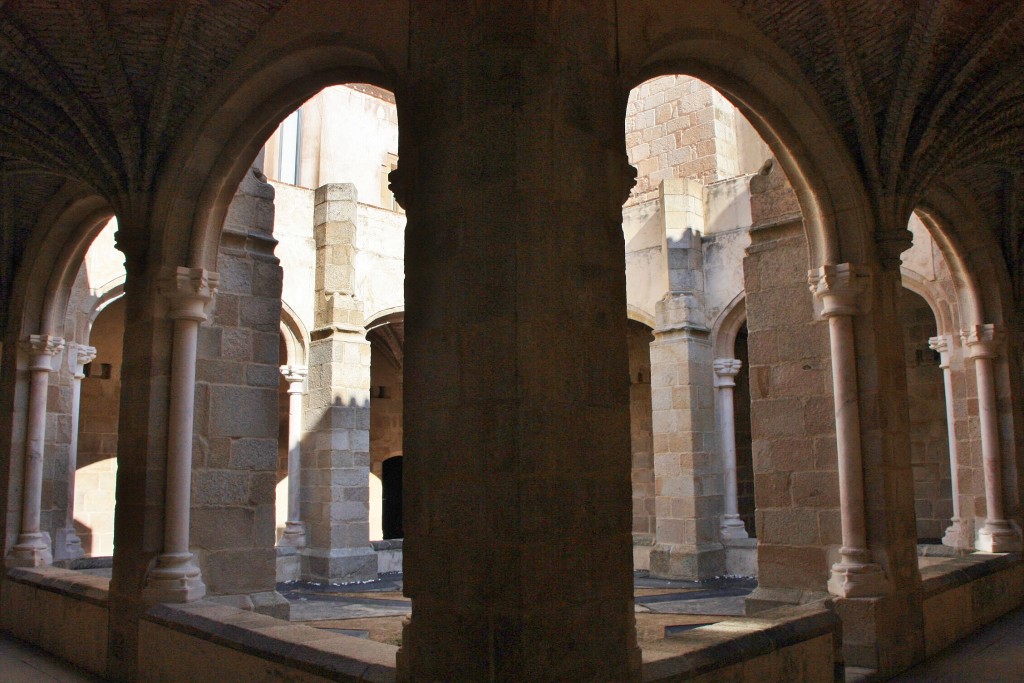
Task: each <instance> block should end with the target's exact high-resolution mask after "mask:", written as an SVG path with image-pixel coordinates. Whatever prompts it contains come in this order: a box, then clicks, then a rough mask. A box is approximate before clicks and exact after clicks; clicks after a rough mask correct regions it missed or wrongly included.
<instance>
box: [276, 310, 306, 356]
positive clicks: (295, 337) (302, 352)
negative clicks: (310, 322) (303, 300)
mask: <svg viewBox="0 0 1024 683" xmlns="http://www.w3.org/2000/svg"><path fill="white" fill-rule="evenodd" d="M281 337H282V338H283V339H284V346H285V352H286V353H287V357H286V358H282V359H281V363H282V364H284V365H299V366H305V365H308V364H309V330H308V329H306V326H305V325H304V324H303V322H302V319H301V318H300V317H299V315H298V314H297V313H296V312H295V309H294V308H292V307H291V306H290V305H289V304H288V302H286V301H284V300H283V299H282V300H281Z"/></svg>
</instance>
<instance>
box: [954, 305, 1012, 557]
mask: <svg viewBox="0 0 1024 683" xmlns="http://www.w3.org/2000/svg"><path fill="white" fill-rule="evenodd" d="M960 336H961V339H962V340H963V343H964V346H965V347H966V349H967V356H968V357H969V358H971V359H972V360H973V361H974V372H975V377H976V378H977V385H978V419H979V421H980V422H981V459H982V465H983V467H984V473H985V512H986V515H985V517H986V518H985V526H983V527H982V528H981V529H980V530H979V531H978V538H977V543H976V547H977V549H978V550H981V551H984V552H989V553H1003V552H1014V551H1019V550H1020V549H1021V539H1020V535H1019V534H1018V533H1017V531H1016V530H1015V529H1014V528H1013V526H1011V525H1010V523H1009V521H1007V519H1006V514H1005V512H1004V507H1003V474H1002V458H1001V457H1000V454H999V414H998V408H997V406H996V388H995V379H994V375H993V371H992V361H993V359H995V358H997V357H998V356H999V351H1000V347H1001V346H1002V344H1003V341H1004V336H1005V333H1004V332H1003V331H1002V330H1000V329H999V328H997V327H996V326H995V325H974V326H972V327H969V328H967V329H965V330H963V331H962V332H961V333H960Z"/></svg>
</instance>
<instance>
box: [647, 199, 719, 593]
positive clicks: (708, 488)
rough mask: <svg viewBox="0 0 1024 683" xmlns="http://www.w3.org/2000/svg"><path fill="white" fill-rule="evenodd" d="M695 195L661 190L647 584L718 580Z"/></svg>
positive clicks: (715, 471)
mask: <svg viewBox="0 0 1024 683" xmlns="http://www.w3.org/2000/svg"><path fill="white" fill-rule="evenodd" d="M702 193H703V188H702V187H701V185H700V184H699V183H696V182H693V181H687V180H676V181H666V182H665V183H664V184H663V185H662V190H661V198H662V206H663V211H664V216H665V245H664V253H665V259H666V270H667V272H668V283H667V284H668V293H667V294H666V295H665V297H664V298H663V299H662V300H661V301H659V302H658V304H657V307H656V312H655V318H656V321H655V330H654V342H653V343H652V344H651V407H652V431H653V438H654V487H655V499H654V506H655V512H656V522H655V546H654V548H653V550H652V551H651V556H650V569H651V574H652V575H653V576H658V577H663V578H673V579H690V580H698V579H703V578H707V577H711V576H717V575H720V574H722V573H724V572H725V549H724V548H723V546H722V544H721V542H720V541H721V538H720V535H719V529H718V527H719V523H720V520H721V512H722V480H721V469H720V464H719V462H718V459H717V458H716V457H715V455H714V452H715V447H714V444H715V441H716V438H717V435H716V433H715V410H714V390H713V389H712V385H713V381H714V380H713V372H712V368H711V364H712V360H713V355H712V349H711V340H710V329H709V328H708V325H707V318H706V313H705V311H704V258H703V252H702V246H701V234H700V230H701V229H702V228H703V227H704V202H703V199H702V196H703V195H702Z"/></svg>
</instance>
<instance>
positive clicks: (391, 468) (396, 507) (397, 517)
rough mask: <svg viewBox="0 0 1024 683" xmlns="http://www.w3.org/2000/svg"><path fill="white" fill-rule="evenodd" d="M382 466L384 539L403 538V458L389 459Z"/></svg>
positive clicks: (397, 456)
mask: <svg viewBox="0 0 1024 683" xmlns="http://www.w3.org/2000/svg"><path fill="white" fill-rule="evenodd" d="M381 465H382V467H383V471H382V472H381V474H382V476H381V480H382V484H383V488H384V495H383V501H382V502H381V508H382V516H383V519H382V523H383V527H384V538H385V539H391V538H402V537H403V536H404V534H403V533H402V456H400V455H396V456H395V457H393V458H388V459H387V460H385V461H384V462H383V463H381Z"/></svg>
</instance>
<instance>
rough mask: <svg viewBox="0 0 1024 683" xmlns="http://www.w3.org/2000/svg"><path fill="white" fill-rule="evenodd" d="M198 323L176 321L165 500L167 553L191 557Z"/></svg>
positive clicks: (194, 320) (182, 320) (165, 542)
mask: <svg viewBox="0 0 1024 683" xmlns="http://www.w3.org/2000/svg"><path fill="white" fill-rule="evenodd" d="M198 339H199V321H198V320H196V319H192V318H178V319H177V320H175V321H174V347H173V349H174V350H173V353H172V356H171V405H170V410H169V411H168V417H169V422H170V424H169V425H168V438H167V494H166V499H165V501H164V515H165V516H164V553H165V554H168V555H186V554H187V555H189V557H191V553H189V550H188V524H189V506H190V505H191V500H192V422H193V419H192V418H193V411H194V409H195V386H196V342H197V341H198Z"/></svg>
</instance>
